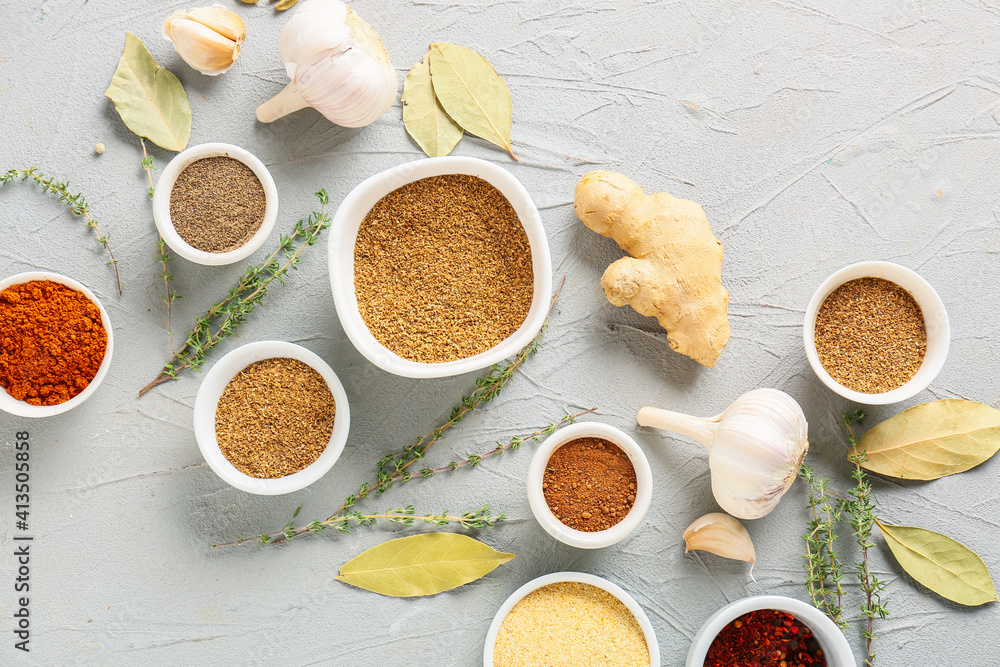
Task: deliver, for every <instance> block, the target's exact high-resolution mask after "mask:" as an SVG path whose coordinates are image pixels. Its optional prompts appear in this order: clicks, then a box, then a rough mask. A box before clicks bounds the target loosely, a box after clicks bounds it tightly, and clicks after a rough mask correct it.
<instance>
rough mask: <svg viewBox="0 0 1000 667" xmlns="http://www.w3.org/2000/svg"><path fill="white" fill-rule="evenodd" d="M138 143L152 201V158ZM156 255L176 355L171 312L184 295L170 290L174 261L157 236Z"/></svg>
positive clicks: (169, 332)
mask: <svg viewBox="0 0 1000 667" xmlns="http://www.w3.org/2000/svg"><path fill="white" fill-rule="evenodd" d="M139 143H140V144H142V162H140V163H139V164H140V165H142V168H143V169H144V170H145V171H146V178H147V179H149V190H148V192H147V193H146V194H147V195H148V196H149V198H150V199H152V198H153V194H154V193H155V190H154V188H153V170H154V169H156V167H154V166H153V156H152V155H150V154H149V153H147V152H146V141H145V140H144V139H143V138H142V137H139ZM156 253H157V258H156V259H157V261H158V262H159V263H160V279H161V280H163V290H164V296H161V297H160V299H161V300H163V303H165V304H166V305H167V337H168V338H169V339H170V353H171V354H177V349H176V348H175V347H174V330H173V328H172V327H171V311H172V310H173V305H174V301H176V300H177V299H183V298H184V295H183V294H178V293H177V290H174V289H171V288H170V281H171V280H173V279H174V275H173V274H172V273H170V270H169V269H168V268H167V264H168V263H170V262H172V261H174V258H173V257H171V256H170V252H169V251H167V244H166V242H165V241H164V240H163V237H162V236H160V235H159V234H157V235H156Z"/></svg>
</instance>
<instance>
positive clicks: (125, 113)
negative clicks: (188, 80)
mask: <svg viewBox="0 0 1000 667" xmlns="http://www.w3.org/2000/svg"><path fill="white" fill-rule="evenodd" d="M104 94H105V95H106V96H107V97H110V98H111V100H112V101H113V102H114V103H115V109H116V110H117V111H118V114H119V115H120V116H121V117H122V121H124V122H125V125H126V127H128V129H130V130H132V132H134V133H135V134H137V135H139V136H140V137H143V138H145V139H149V140H150V141H152V142H153V143H154V144H156V145H157V146H160V147H162V148H166V149H167V150H170V151H182V150H184V148H185V147H186V146H187V143H188V139H190V138H191V105H190V103H189V102H188V96H187V93H186V92H184V86H182V85H181V82H180V80H179V79H178V78H177V77H176V76H174V75H173V74H172V73H170V72H169V71H167V69H166V68H164V67H160V66H159V65H157V64H156V61H155V60H153V56H152V55H150V53H149V51H148V50H147V49H146V46H145V45H144V44H143V43H142V40H141V39H139V38H138V37H136V36H135V35H133V34H132V33H130V32H127V33H125V52H124V53H122V57H121V59H120V60H119V61H118V69H116V70H115V74H114V76H113V77H112V78H111V85H110V86H108V89H107V91H105V93H104Z"/></svg>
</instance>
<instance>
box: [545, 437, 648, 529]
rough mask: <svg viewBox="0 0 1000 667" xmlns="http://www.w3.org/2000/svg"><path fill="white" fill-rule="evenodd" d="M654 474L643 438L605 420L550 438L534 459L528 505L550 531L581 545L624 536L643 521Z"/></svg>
mask: <svg viewBox="0 0 1000 667" xmlns="http://www.w3.org/2000/svg"><path fill="white" fill-rule="evenodd" d="M652 498H653V474H652V472H651V471H650V468H649V461H647V460H646V455H645V454H644V453H643V451H642V448H641V447H639V445H638V443H636V441H635V440H633V439H632V438H631V437H629V436H628V434H626V433H625V432H624V431H621V430H620V429H617V428H615V427H614V426H609V425H607V424H601V423H599V422H578V423H576V424H572V425H570V426H567V427H565V428H563V429H561V430H559V431H557V432H556V433H553V434H552V435H550V436H549V437H548V438H546V439H545V440H544V441H543V442H542V444H541V445H540V446H539V447H538V449H537V450H536V451H535V455H534V457H532V459H531V463H530V464H529V465H528V505H529V506H530V507H531V513H532V514H534V515H535V520H536V521H538V524H539V525H540V526H541V527H542V528H543V529H544V530H545V532H546V533H548V534H549V535H551V536H552V537H554V538H556V539H557V540H559V541H560V542H562V543H564V544H568V545H570V546H573V547H577V548H579V549H601V548H604V547H609V546H611V545H612V544H616V543H618V542H621V541H622V540H624V539H625V538H626V537H628V536H629V535H631V534H632V533H633V532H634V531H635V529H636V528H638V527H639V525H640V524H642V521H643V519H644V518H645V517H646V512H647V511H648V510H649V505H650V502H651V501H652Z"/></svg>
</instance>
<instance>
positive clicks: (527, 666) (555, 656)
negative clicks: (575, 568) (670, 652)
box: [493, 582, 649, 667]
mask: <svg viewBox="0 0 1000 667" xmlns="http://www.w3.org/2000/svg"><path fill="white" fill-rule="evenodd" d="M588 665H593V666H594V667H597V666H598V665H600V666H604V667H615V666H618V667H648V665H649V649H648V648H647V647H646V638H645V636H644V635H643V634H642V628H640V627H639V623H638V622H637V621H636V620H635V617H634V616H632V612H630V611H629V610H628V607H626V606H625V605H624V604H622V603H621V601H620V600H619V599H618V598H616V597H615V596H614V595H611V594H610V593H608V592H607V591H605V590H603V589H600V588H598V587H596V586H591V585H590V584H581V583H577V582H563V583H558V584H549V585H548V586H543V587H542V588H539V589H538V590H537V591H533V592H531V593H529V594H528V595H526V596H525V597H524V599H522V600H521V601H520V602H518V603H517V604H516V605H514V608H513V609H511V610H510V613H509V614H507V617H506V618H505V619H504V620H503V623H502V624H501V625H500V632H498V633H497V641H496V645H495V646H494V649H493V666H494V667H587V666H588Z"/></svg>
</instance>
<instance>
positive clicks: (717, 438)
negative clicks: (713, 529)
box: [639, 389, 809, 519]
mask: <svg viewBox="0 0 1000 667" xmlns="http://www.w3.org/2000/svg"><path fill="white" fill-rule="evenodd" d="M639 424H640V425H642V426H653V427H656V428H662V429H667V430H670V431H673V432H675V433H681V434H683V435H687V436H689V437H692V438H694V439H695V440H698V441H699V442H701V443H702V444H703V445H705V448H706V449H708V451H709V455H708V464H709V467H710V468H711V470H712V493H713V494H714V495H715V499H716V501H717V502H718V503H719V505H720V506H721V507H722V509H724V510H726V511H727V512H729V513H730V514H732V515H733V516H735V517H739V518H740V519H759V518H760V517H762V516H766V515H767V514H769V513H770V512H771V510H773V509H774V508H775V506H776V505H777V504H778V501H779V500H781V497H782V496H783V495H784V494H785V491H787V490H788V487H790V486H791V485H792V482H794V481H795V477H796V476H797V475H798V472H799V468H800V466H801V465H802V459H803V458H805V455H806V451H808V449H809V440H808V424H807V423H806V417H805V415H804V414H803V413H802V408H801V407H799V404H798V403H797V402H796V401H795V399H794V398H792V397H791V396H789V395H788V394H786V393H785V392H783V391H779V390H778V389H754V390H753V391H750V392H747V393H746V394H743V395H742V396H740V397H739V398H738V399H736V400H735V401H734V402H733V404H732V405H731V406H729V408H728V409H727V410H726V411H725V412H723V413H722V414H720V415H717V416H716V417H712V418H710V419H701V418H698V417H690V416H688V415H682V414H679V413H675V412H670V411H667V410H659V409H656V408H643V409H642V410H641V411H640V412H639Z"/></svg>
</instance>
